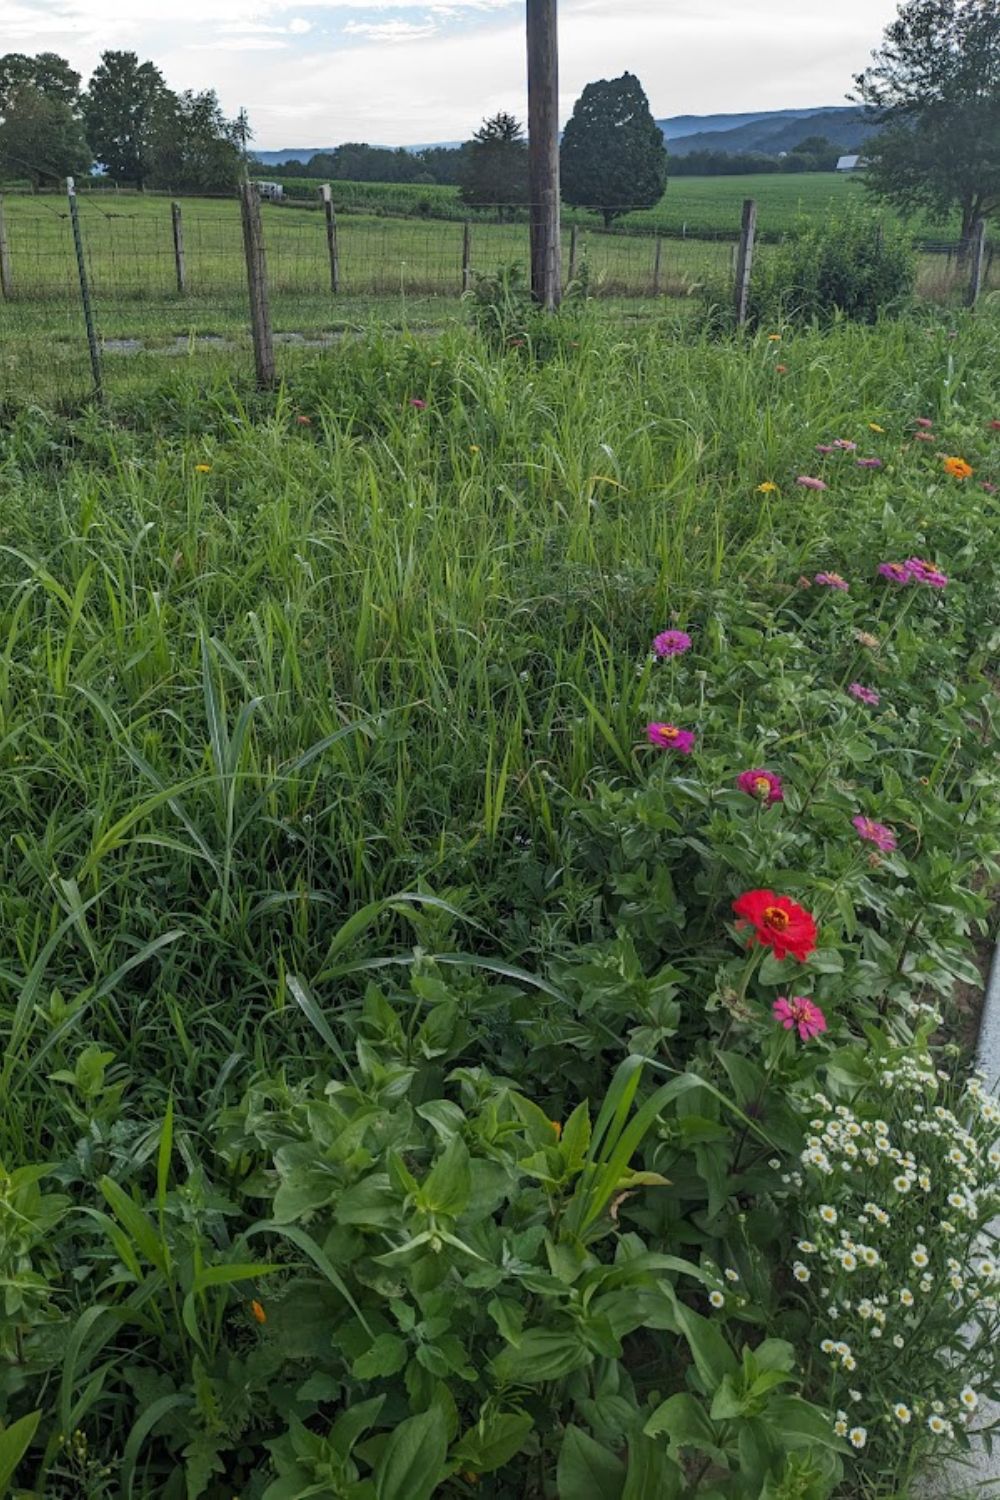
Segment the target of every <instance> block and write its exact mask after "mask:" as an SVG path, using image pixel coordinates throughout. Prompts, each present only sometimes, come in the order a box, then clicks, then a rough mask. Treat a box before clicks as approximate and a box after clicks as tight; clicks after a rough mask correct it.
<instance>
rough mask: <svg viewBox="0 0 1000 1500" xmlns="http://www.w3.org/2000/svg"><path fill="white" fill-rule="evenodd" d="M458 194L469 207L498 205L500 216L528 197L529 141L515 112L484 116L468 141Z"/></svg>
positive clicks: (492, 206) (523, 202) (525, 201)
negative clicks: (488, 118) (485, 118)
mask: <svg viewBox="0 0 1000 1500" xmlns="http://www.w3.org/2000/svg"><path fill="white" fill-rule="evenodd" d="M458 191H459V197H460V198H461V200H462V202H463V203H467V204H468V205H469V207H470V208H495V209H496V210H497V213H498V214H499V216H500V218H501V219H503V218H505V217H506V216H507V213H508V211H509V210H510V209H512V208H514V207H516V206H518V205H521V204H525V203H527V201H528V143H527V141H526V140H525V138H524V130H523V128H522V126H521V124H520V122H519V121H517V120H516V119H515V118H514V116H513V115H509V114H507V113H505V112H504V111H503V110H501V112H500V113H499V114H497V115H494V116H493V118H492V119H490V120H484V121H483V123H482V125H481V126H480V127H479V129H478V130H477V131H476V132H475V134H474V135H473V137H472V139H471V141H468V142H467V143H466V145H465V150H464V154H463V160H462V166H461V176H460V179H459V190H458Z"/></svg>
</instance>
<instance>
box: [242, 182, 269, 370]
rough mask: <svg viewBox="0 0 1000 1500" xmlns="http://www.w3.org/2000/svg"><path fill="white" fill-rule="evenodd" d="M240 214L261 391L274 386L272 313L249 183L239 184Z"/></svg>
mask: <svg viewBox="0 0 1000 1500" xmlns="http://www.w3.org/2000/svg"><path fill="white" fill-rule="evenodd" d="M240 211H241V216H242V219H243V250H244V253H245V255H246V262H247V286H248V288H249V291H250V332H251V334H252V336H253V359H254V367H255V369H256V372H257V384H258V386H260V387H261V388H262V389H266V388H267V387H268V386H272V385H274V382H275V368H274V338H273V336H272V333H271V309H270V307H269V306H268V301H267V262H266V260H265V256H264V230H263V226H262V224H261V218H260V195H259V193H258V192H257V189H256V188H255V187H254V185H253V183H252V182H249V181H246V180H244V181H243V182H241V183H240Z"/></svg>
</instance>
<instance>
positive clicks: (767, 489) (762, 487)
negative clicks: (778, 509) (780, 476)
mask: <svg viewBox="0 0 1000 1500" xmlns="http://www.w3.org/2000/svg"><path fill="white" fill-rule="evenodd" d="M777 488H778V486H777V485H776V484H775V482H774V480H773V479H765V480H764V483H763V484H759V485H758V486H757V493H758V495H772V494H773V493H774V491H775V490H776V489H777Z"/></svg>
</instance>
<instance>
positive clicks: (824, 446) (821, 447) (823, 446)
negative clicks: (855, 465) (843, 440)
mask: <svg viewBox="0 0 1000 1500" xmlns="http://www.w3.org/2000/svg"><path fill="white" fill-rule="evenodd" d="M816 452H817V453H832V452H833V448H832V446H831V444H830V443H817V444H816Z"/></svg>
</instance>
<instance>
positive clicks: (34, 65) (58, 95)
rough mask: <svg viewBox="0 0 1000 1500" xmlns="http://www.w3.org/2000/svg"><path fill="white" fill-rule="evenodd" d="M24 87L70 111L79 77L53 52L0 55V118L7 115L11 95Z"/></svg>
mask: <svg viewBox="0 0 1000 1500" xmlns="http://www.w3.org/2000/svg"><path fill="white" fill-rule="evenodd" d="M26 86H27V87H29V88H33V89H37V91H38V92H39V93H40V94H43V95H44V96H45V98H46V99H55V100H58V101H59V102H60V103H62V104H68V105H69V106H70V107H71V108H74V107H75V106H76V103H77V100H78V99H79V97H80V75H79V73H77V72H75V71H74V70H73V68H71V67H70V65H69V63H68V62H67V61H66V59H65V58H64V57H59V56H58V54H57V53H55V52H39V53H38V54H37V55H36V56H35V57H28V56H26V55H25V53H23V52H6V53H4V55H3V56H2V57H0V115H2V114H6V113H7V108H8V106H9V104H10V101H11V99H12V98H13V96H14V94H16V93H17V92H18V90H19V89H22V88H24V87H26Z"/></svg>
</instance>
